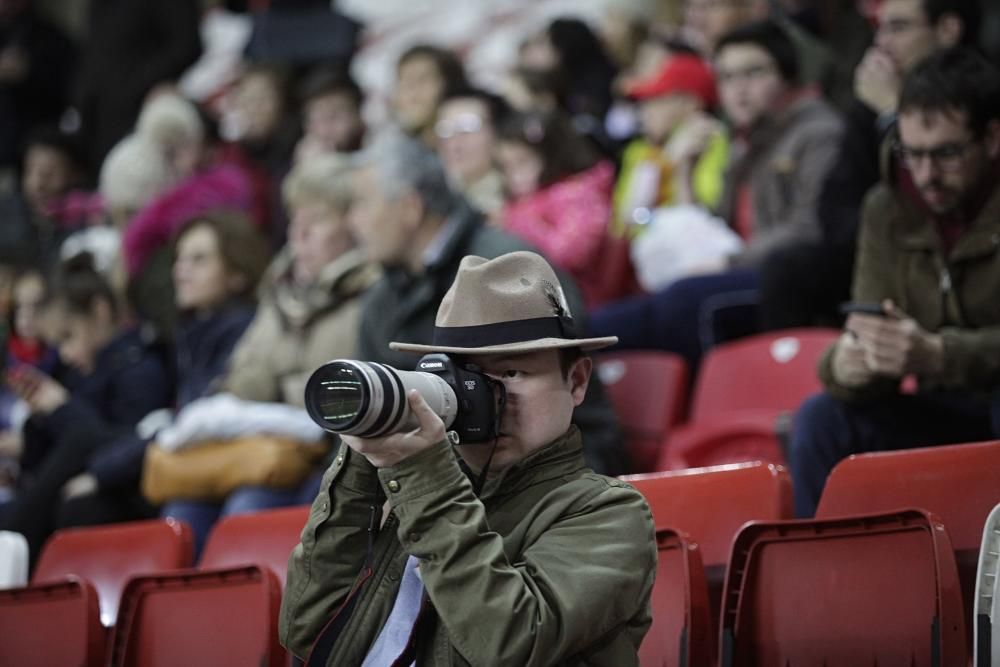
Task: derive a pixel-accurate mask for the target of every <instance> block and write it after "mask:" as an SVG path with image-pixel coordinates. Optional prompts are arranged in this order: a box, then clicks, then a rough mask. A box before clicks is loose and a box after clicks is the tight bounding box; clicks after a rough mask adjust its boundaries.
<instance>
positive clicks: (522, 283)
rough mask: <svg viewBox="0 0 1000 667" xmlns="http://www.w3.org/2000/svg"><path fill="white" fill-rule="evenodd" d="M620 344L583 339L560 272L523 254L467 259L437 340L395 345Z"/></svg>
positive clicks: (455, 350)
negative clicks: (560, 280)
mask: <svg viewBox="0 0 1000 667" xmlns="http://www.w3.org/2000/svg"><path fill="white" fill-rule="evenodd" d="M617 342H618V338H616V337H615V336H608V337H606V338H577V336H576V330H575V327H574V325H573V318H572V317H571V316H570V314H569V307H568V306H567V304H566V295H565V294H563V290H562V286H561V285H560V284H559V279H558V278H557V277H556V274H555V271H553V270H552V267H551V266H549V263H548V262H546V261H545V260H544V259H543V258H542V257H541V256H540V255H537V254H535V253H533V252H526V251H520V252H511V253H508V254H506V255H501V256H500V257H497V258H496V259H485V258H483V257H477V256H475V255H469V256H467V257H464V258H463V259H462V263H461V264H460V265H459V267H458V275H456V276H455V282H453V283H452V284H451V288H450V289H449V290H448V293H447V294H445V295H444V298H443V299H442V300H441V306H440V307H439V308H438V312H437V319H436V320H435V322H434V342H433V343H432V344H430V345H416V344H411V343H398V342H393V343H389V347H391V348H392V349H393V350H400V351H402V352H418V353H421V354H424V353H428V352H445V353H450V354H520V353H523V352H535V351H537V350H549V349H558V348H564V347H579V348H580V349H582V350H597V349H600V348H602V347H607V346H609V345H614V344H615V343H617Z"/></svg>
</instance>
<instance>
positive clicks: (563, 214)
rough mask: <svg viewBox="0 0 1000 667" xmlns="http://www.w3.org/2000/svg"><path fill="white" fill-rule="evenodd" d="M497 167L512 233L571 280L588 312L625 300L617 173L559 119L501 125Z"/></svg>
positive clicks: (527, 116) (513, 119) (520, 117)
mask: <svg viewBox="0 0 1000 667" xmlns="http://www.w3.org/2000/svg"><path fill="white" fill-rule="evenodd" d="M497 161H498V162H499V164H500V169H501V171H502V172H503V176H504V183H505V185H506V189H507V193H508V196H509V201H508V203H507V205H506V207H505V208H504V210H503V212H502V214H501V224H502V226H503V228H504V229H506V230H507V231H509V232H511V233H512V234H514V235H516V236H519V237H521V238H523V239H524V240H525V241H527V242H528V243H531V244H532V245H534V246H535V247H537V248H538V249H540V250H541V251H542V252H543V253H545V255H546V256H547V257H548V258H549V260H550V261H552V263H553V264H554V265H555V266H557V267H559V268H561V269H563V270H564V271H566V272H568V273H569V274H570V275H571V276H572V277H573V278H574V280H576V282H577V284H578V285H579V286H580V291H581V292H583V298H584V303H585V304H586V306H587V308H588V309H592V308H594V307H596V306H599V305H601V304H603V303H605V302H606V301H609V300H611V299H614V298H616V297H619V296H621V295H622V294H621V289H622V286H621V284H620V281H619V280H617V278H618V276H617V275H616V274H615V272H614V271H609V266H608V262H609V261H610V260H611V257H612V255H615V254H616V253H615V249H614V248H613V247H612V246H613V244H614V241H613V240H612V239H611V237H610V236H609V233H608V224H609V222H610V220H611V188H612V185H613V183H614V168H613V167H612V166H611V164H610V163H609V162H606V161H603V160H600V159H598V158H597V156H596V154H595V152H594V151H593V150H591V147H590V145H589V143H588V142H587V141H586V140H585V139H583V138H582V137H581V136H580V135H578V134H576V132H574V131H573V129H572V128H571V127H570V126H569V124H568V121H566V120H565V118H564V117H562V116H560V115H558V114H540V113H524V114H513V115H511V116H510V117H509V118H508V119H506V121H505V122H504V123H503V124H502V125H501V127H500V132H499V143H498V145H497Z"/></svg>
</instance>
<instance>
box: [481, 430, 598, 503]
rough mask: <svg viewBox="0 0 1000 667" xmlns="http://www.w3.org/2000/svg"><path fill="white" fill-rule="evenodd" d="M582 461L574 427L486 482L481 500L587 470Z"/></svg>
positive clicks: (579, 444) (510, 493) (516, 491)
mask: <svg viewBox="0 0 1000 667" xmlns="http://www.w3.org/2000/svg"><path fill="white" fill-rule="evenodd" d="M587 469H588V468H587V464H586V463H584V460H583V439H582V438H581V436H580V429H579V428H577V427H576V426H575V425H574V426H570V427H569V429H568V430H567V431H566V433H564V434H563V435H561V436H560V437H559V438H556V439H555V440H554V441H552V442H551V443H549V444H548V445H546V446H544V447H542V448H541V449H539V450H538V451H536V452H532V453H531V454H529V455H528V456H526V457H524V458H523V459H521V460H520V461H518V462H516V463H514V464H512V465H510V466H509V467H507V468H506V469H504V470H503V471H501V472H500V474H499V475H497V476H496V477H494V478H493V479H489V480H487V481H486V484H485V485H484V486H483V492H482V493H481V494H480V496H481V497H482V498H483V499H488V498H499V497H503V496H509V495H515V494H517V493H519V492H521V491H522V490H524V489H525V488H527V487H529V486H532V485H534V484H538V483H539V482H544V481H547V480H552V479H558V478H560V477H565V476H567V475H572V474H574V473H578V472H580V471H583V470H587Z"/></svg>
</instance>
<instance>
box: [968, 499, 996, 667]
mask: <svg viewBox="0 0 1000 667" xmlns="http://www.w3.org/2000/svg"><path fill="white" fill-rule="evenodd" d="M998 582H1000V505H997V506H996V507H994V508H993V510H992V511H991V512H990V514H989V517H987V519H986V525H985V526H983V543H982V546H981V547H980V549H979V562H978V566H977V568H976V592H975V602H974V603H973V616H972V617H973V619H974V623H973V628H974V631H973V632H974V636H975V641H973V644H972V646H973V650H974V651H975V660H973V664H975V665H976V667H980V666H982V667H989V666H990V665H991V664H992V653H993V650H992V647H993V646H997V649H998V650H1000V644H997V643H996V641H995V640H996V638H994V637H993V634H994V628H996V631H1000V618H998V617H997V611H1000V610H998V609H997V607H998V606H1000V599H998V596H997V595H996V592H997V584H998Z"/></svg>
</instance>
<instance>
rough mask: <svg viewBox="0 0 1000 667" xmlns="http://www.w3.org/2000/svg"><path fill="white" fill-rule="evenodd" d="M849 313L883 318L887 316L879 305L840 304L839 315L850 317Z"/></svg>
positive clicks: (860, 303) (855, 302)
mask: <svg viewBox="0 0 1000 667" xmlns="http://www.w3.org/2000/svg"><path fill="white" fill-rule="evenodd" d="M851 313H861V314H862V315H874V316H876V317H885V316H886V315H887V314H888V313H886V312H885V308H884V307H883V306H882V304H881V303H874V302H863V301H848V302H846V303H842V304H840V314H841V315H850V314H851Z"/></svg>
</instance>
